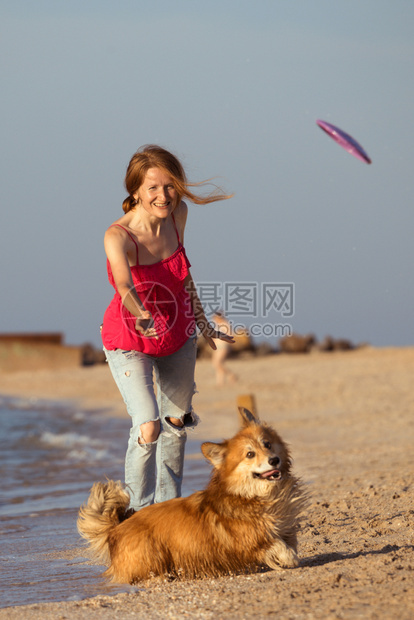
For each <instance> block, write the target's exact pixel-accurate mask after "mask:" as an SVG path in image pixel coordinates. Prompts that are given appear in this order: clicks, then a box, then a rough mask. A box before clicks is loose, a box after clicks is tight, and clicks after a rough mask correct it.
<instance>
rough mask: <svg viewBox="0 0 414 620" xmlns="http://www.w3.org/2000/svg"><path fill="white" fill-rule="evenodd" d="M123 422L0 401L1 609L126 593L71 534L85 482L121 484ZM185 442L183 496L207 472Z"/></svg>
mask: <svg viewBox="0 0 414 620" xmlns="http://www.w3.org/2000/svg"><path fill="white" fill-rule="evenodd" d="M129 429H130V421H129V419H128V418H110V417H108V416H107V415H103V414H102V413H100V412H99V411H96V412H88V413H86V412H83V411H77V410H73V409H70V408H68V407H66V406H64V405H59V404H55V405H50V404H47V403H42V402H39V401H37V400H34V399H29V400H24V399H23V400H21V399H19V400H17V399H13V400H12V399H7V398H1V397H0V545H1V548H0V607H9V606H13V605H26V604H30V603H39V602H51V601H69V600H78V599H81V598H85V597H89V596H96V595H98V594H103V593H106V594H109V593H116V592H122V591H128V589H130V588H129V587H128V586H125V587H122V586H121V587H117V586H110V585H108V584H106V583H105V581H104V580H103V579H102V578H101V574H102V572H103V570H104V567H102V566H97V565H94V564H93V563H91V562H90V559H88V554H87V553H86V552H85V550H84V549H85V547H84V545H83V541H82V540H81V539H80V537H79V535H78V533H77V530H76V519H77V512H78V510H79V506H80V505H81V504H83V503H84V502H85V501H86V500H87V498H88V494H89V490H90V488H91V486H92V484H93V483H94V482H96V481H100V480H101V481H104V480H105V478H110V479H113V480H123V475H124V457H125V449H126V445H127V440H128V436H129ZM199 453H200V442H197V441H192V440H191V435H190V437H189V439H188V441H187V449H186V454H187V456H186V459H185V464H184V483H183V495H189V494H190V493H192V492H193V491H194V490H196V489H201V488H203V487H204V486H205V485H206V483H207V480H208V478H209V474H210V468H209V466H208V464H207V463H206V462H205V461H204V459H202V458H197V455H198V454H199Z"/></svg>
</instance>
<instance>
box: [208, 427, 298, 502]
mask: <svg viewBox="0 0 414 620" xmlns="http://www.w3.org/2000/svg"><path fill="white" fill-rule="evenodd" d="M201 449H202V452H203V454H204V456H206V458H208V459H209V460H210V462H211V463H213V465H214V466H215V467H216V468H217V470H218V471H219V473H220V477H221V480H222V482H225V483H226V486H227V489H228V491H229V492H230V493H232V494H234V495H241V496H243V497H260V496H262V497H264V496H269V494H270V495H271V494H277V493H278V492H279V491H278V489H279V488H280V485H283V484H285V483H286V482H287V480H288V478H289V476H290V467H291V460H290V454H289V450H288V448H287V446H286V444H285V443H284V442H283V440H282V439H281V437H280V436H279V435H278V433H277V432H276V431H274V430H273V429H272V428H271V427H270V426H267V425H266V424H257V425H256V424H251V425H249V426H247V427H246V428H244V429H243V430H241V431H240V432H239V433H237V435H236V436H235V437H233V438H232V439H229V440H228V441H225V442H224V443H222V444H213V443H209V442H207V443H204V444H203V445H202V447H201Z"/></svg>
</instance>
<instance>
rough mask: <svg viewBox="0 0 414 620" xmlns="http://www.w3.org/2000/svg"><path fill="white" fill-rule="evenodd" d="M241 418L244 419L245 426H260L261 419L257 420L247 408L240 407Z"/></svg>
mask: <svg viewBox="0 0 414 620" xmlns="http://www.w3.org/2000/svg"><path fill="white" fill-rule="evenodd" d="M239 413H240V417H241V419H242V424H243V426H250V425H251V424H260V421H259V418H257V417H256V416H255V415H254V414H253V413H252V412H251V411H249V410H248V409H246V407H239Z"/></svg>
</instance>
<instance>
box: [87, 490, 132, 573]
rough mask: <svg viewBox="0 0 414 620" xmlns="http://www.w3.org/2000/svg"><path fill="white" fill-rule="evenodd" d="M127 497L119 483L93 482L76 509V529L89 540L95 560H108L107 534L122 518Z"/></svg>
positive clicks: (126, 504)
mask: <svg viewBox="0 0 414 620" xmlns="http://www.w3.org/2000/svg"><path fill="white" fill-rule="evenodd" d="M129 501H130V498H129V495H128V493H126V491H125V490H124V489H123V487H122V484H121V483H120V482H114V481H113V480H108V482H107V483H103V482H97V483H95V484H94V485H93V487H92V489H91V493H90V495H89V499H88V501H87V503H86V504H84V505H83V506H82V507H81V508H80V510H79V516H78V523H77V525H78V532H79V534H80V535H81V536H82V537H83V538H86V540H87V541H88V543H89V546H90V548H91V550H92V553H93V555H94V558H95V559H96V560H97V561H100V562H103V563H108V562H109V559H110V558H109V545H108V537H109V534H110V532H111V531H112V530H113V529H114V527H115V526H117V525H118V523H120V522H121V521H122V520H123V519H124V518H125V516H124V515H125V511H126V509H127V507H128V504H129Z"/></svg>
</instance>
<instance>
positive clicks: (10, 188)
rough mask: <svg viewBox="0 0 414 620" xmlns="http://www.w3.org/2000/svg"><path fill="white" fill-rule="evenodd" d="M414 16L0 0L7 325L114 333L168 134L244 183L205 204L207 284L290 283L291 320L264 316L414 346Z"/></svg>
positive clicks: (87, 335)
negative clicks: (132, 187)
mask: <svg viewBox="0 0 414 620" xmlns="http://www.w3.org/2000/svg"><path fill="white" fill-rule="evenodd" d="M413 27H414V3H413V2H412V1H411V0H392V1H391V0H388V1H384V0H337V1H336V2H332V0H312V2H309V1H308V0H257V1H255V2H253V1H252V0H249V1H245V0H209V1H208V2H206V1H205V0H153V1H152V2H142V1H140V0H128V1H126V0H116V1H115V0H99V1H98V0H83V1H82V2H80V1H79V0H71V1H70V2H67V1H66V0H44V1H42V0H37V1H36V2H31V1H29V0H21V1H19V0H3V2H2V3H1V7H0V46H1V59H2V61H1V84H2V89H1V90H2V95H1V98H0V111H1V119H2V123H1V125H2V130H1V141H0V149H1V155H2V165H1V169H0V170H1V172H0V174H1V183H0V191H1V218H2V220H1V227H0V240H1V291H2V295H1V313H0V331H1V332H10V331H63V332H64V333H65V335H66V341H67V342H68V343H69V344H80V343H83V342H87V341H89V342H93V343H94V344H98V342H99V336H98V326H99V324H100V322H101V320H102V315H103V312H104V310H105V308H106V306H107V304H108V303H109V301H110V299H111V296H112V289H111V287H110V285H109V284H108V282H107V279H106V266H105V255H104V250H103V235H104V231H105V229H106V228H107V226H108V225H109V224H111V223H112V221H113V220H115V219H116V218H117V217H119V216H120V215H121V214H122V210H121V204H122V200H123V199H124V197H125V191H124V189H123V178H124V173H125V169H126V165H127V163H128V161H129V158H130V156H131V155H132V154H133V152H134V151H135V150H136V149H137V148H138V147H139V146H140V145H142V144H145V143H149V142H151V143H159V144H161V145H163V146H165V147H166V148H168V149H170V150H172V151H174V152H175V153H176V154H177V155H178V156H179V157H181V159H182V161H183V163H184V165H185V167H186V169H187V172H188V176H189V177H190V178H191V179H192V180H194V181H200V180H203V179H206V178H210V177H217V179H216V181H217V183H218V184H219V185H221V186H223V187H224V188H225V189H226V190H227V191H229V192H234V194H235V196H234V198H233V199H232V200H230V201H227V202H224V203H217V204H214V205H209V206H206V207H199V206H194V205H190V213H189V221H188V228H187V233H186V249H187V253H188V255H189V258H190V260H191V263H192V273H193V276H194V279H195V280H196V281H198V282H213V283H222V284H224V283H248V284H249V285H252V284H255V285H256V286H257V289H258V290H260V289H261V287H262V285H263V283H270V284H272V283H275V284H276V283H293V284H294V286H295V298H294V315H293V316H292V317H289V318H286V317H281V316H278V315H277V313H274V314H273V315H272V316H268V317H267V318H264V317H262V316H261V314H263V313H261V311H260V309H258V314H259V316H258V317H256V318H254V320H255V321H256V322H260V321H264V322H268V323H270V324H272V323H274V324H276V323H280V322H282V323H289V324H291V325H292V328H293V329H294V330H295V331H297V332H300V333H308V332H313V333H315V335H316V336H317V337H318V338H323V337H324V336H325V335H326V334H331V335H332V336H334V337H346V338H350V339H351V340H353V341H354V342H361V341H364V342H370V343H371V344H373V345H377V346H394V345H396V346H401V345H414V329H413V319H414V290H413V263H414V260H413V259H414V243H413V229H414V204H413V177H414V173H413V150H414V146H413V145H414V136H413V127H414V123H413V110H414V101H413V93H414V64H413V60H414V37H413V32H414V28H413ZM318 118H320V119H324V120H326V121H328V122H331V123H333V124H336V125H338V126H339V127H341V128H342V129H344V130H345V131H347V132H348V133H350V134H351V135H352V136H354V138H356V139H357V140H358V141H359V142H360V143H361V144H362V146H363V147H364V148H365V150H366V151H367V152H368V153H369V155H370V156H371V158H372V160H373V163H372V165H371V166H368V165H366V164H364V163H362V162H361V161H358V160H357V159H355V158H353V157H352V156H351V155H349V154H348V153H346V152H345V151H344V150H343V149H341V148H340V147H339V146H338V145H337V144H335V142H333V141H332V140H330V139H329V137H328V136H326V134H324V133H323V132H322V131H321V130H320V129H319V128H318V127H317V126H316V124H315V121H316V119H318ZM234 320H235V321H239V322H246V323H249V321H251V320H253V319H252V318H251V317H250V318H249V317H247V316H246V317H243V316H240V317H235V318H234ZM270 342H271V344H276V338H270Z"/></svg>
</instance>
